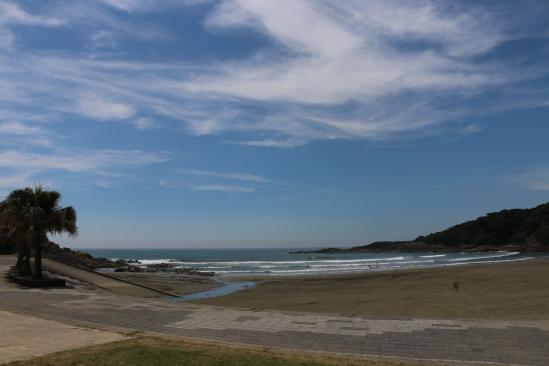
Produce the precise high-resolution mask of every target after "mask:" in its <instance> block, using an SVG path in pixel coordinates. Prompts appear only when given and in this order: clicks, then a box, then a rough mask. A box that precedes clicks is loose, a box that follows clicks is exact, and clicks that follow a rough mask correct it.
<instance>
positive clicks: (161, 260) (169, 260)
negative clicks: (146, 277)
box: [137, 259, 175, 266]
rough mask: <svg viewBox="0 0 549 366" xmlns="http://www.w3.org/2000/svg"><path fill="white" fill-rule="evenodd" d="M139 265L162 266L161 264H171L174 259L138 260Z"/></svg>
mask: <svg viewBox="0 0 549 366" xmlns="http://www.w3.org/2000/svg"><path fill="white" fill-rule="evenodd" d="M137 261H138V262H139V264H142V265H145V266H147V265H151V264H162V263H173V262H175V259H138V260H137Z"/></svg>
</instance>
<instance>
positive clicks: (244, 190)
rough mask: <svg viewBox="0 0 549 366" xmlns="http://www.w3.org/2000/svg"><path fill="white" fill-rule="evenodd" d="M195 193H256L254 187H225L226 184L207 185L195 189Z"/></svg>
mask: <svg viewBox="0 0 549 366" xmlns="http://www.w3.org/2000/svg"><path fill="white" fill-rule="evenodd" d="M193 189H194V190H195V191H203V192H209V191H217V192H239V193H252V192H254V191H255V189H254V188H252V187H245V186H237V185H225V184H205V185H199V186H195V187H193Z"/></svg>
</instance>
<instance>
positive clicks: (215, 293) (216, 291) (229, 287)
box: [170, 281, 255, 301]
mask: <svg viewBox="0 0 549 366" xmlns="http://www.w3.org/2000/svg"><path fill="white" fill-rule="evenodd" d="M220 285H221V286H219V287H216V288H213V289H210V290H207V291H202V292H194V293H192V294H188V295H183V296H180V297H178V298H175V299H173V298H172V299H170V300H172V301H193V300H204V299H210V298H213V297H219V296H225V295H229V294H232V293H233V292H237V291H241V290H245V289H247V288H251V287H254V286H255V282H248V281H244V282H221V281H220Z"/></svg>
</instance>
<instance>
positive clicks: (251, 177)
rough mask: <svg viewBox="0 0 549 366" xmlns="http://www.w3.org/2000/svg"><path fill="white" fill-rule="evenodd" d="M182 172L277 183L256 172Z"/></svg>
mask: <svg viewBox="0 0 549 366" xmlns="http://www.w3.org/2000/svg"><path fill="white" fill-rule="evenodd" d="M178 172H179V173H181V174H186V175H193V176H199V177H209V178H220V179H229V180H239V181H244V182H253V183H275V182H276V181H274V180H272V179H269V178H265V177H262V176H259V175H255V174H248V173H234V172H232V173H227V172H214V171H208V170H192V169H180V170H178Z"/></svg>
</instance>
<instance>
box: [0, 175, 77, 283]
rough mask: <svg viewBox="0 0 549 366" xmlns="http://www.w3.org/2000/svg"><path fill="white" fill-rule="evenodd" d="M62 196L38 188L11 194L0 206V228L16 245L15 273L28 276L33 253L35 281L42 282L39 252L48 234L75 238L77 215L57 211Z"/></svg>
mask: <svg viewBox="0 0 549 366" xmlns="http://www.w3.org/2000/svg"><path fill="white" fill-rule="evenodd" d="M60 201H61V194H60V193H59V192H56V191H48V190H44V189H43V188H42V187H41V186H36V187H34V188H25V189H18V190H15V191H13V192H11V193H10V194H9V195H8V197H7V198H6V199H5V200H4V201H2V203H1V204H0V228H1V229H2V231H3V232H5V233H7V235H8V237H9V238H10V239H11V240H13V241H16V242H17V250H18V261H17V269H18V271H19V272H20V273H21V274H29V272H30V252H31V249H32V250H33V251H34V270H33V271H32V275H33V277H34V278H42V248H43V246H44V245H46V244H47V243H48V241H49V240H48V234H63V233H67V234H69V235H71V236H76V235H77V234H78V227H77V226H76V211H75V210H74V208H72V207H70V206H69V207H60V205H59V203H60Z"/></svg>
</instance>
